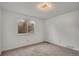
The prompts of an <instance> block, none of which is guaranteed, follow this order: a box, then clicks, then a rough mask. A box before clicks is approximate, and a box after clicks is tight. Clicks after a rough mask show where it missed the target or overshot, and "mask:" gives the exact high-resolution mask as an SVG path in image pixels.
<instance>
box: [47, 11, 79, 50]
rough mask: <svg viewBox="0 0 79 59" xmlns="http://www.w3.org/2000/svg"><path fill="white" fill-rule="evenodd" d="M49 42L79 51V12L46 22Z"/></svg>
mask: <svg viewBox="0 0 79 59" xmlns="http://www.w3.org/2000/svg"><path fill="white" fill-rule="evenodd" d="M46 27H47V40H46V41H48V42H51V43H54V44H58V45H61V46H64V47H67V48H71V49H75V50H78V51H79V11H74V12H70V13H66V14H63V15H59V16H57V17H54V18H52V19H48V20H46Z"/></svg>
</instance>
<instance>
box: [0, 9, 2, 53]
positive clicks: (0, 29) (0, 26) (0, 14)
mask: <svg viewBox="0 0 79 59" xmlns="http://www.w3.org/2000/svg"><path fill="white" fill-rule="evenodd" d="M1 21H2V10H1V8H0V54H1V45H2V44H1V43H2V42H1V41H2V22H1Z"/></svg>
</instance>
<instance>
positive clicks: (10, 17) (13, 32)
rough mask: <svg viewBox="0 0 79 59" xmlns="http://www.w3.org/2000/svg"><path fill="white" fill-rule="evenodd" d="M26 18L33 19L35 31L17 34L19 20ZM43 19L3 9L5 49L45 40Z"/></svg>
mask: <svg viewBox="0 0 79 59" xmlns="http://www.w3.org/2000/svg"><path fill="white" fill-rule="evenodd" d="M24 18H26V19H27V20H33V21H35V22H36V24H35V32H34V33H31V34H25V35H19V34H17V23H18V20H21V19H24ZM43 35H44V31H43V20H40V19H37V18H33V17H30V16H24V15H22V14H19V13H15V12H11V11H7V10H3V50H8V49H13V48H18V47H21V46H27V45H30V44H34V43H39V42H42V41H43V40H44V36H43Z"/></svg>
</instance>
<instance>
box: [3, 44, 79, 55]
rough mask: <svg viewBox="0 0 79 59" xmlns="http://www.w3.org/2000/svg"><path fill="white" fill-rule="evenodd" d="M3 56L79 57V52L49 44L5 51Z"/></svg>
mask: <svg viewBox="0 0 79 59" xmlns="http://www.w3.org/2000/svg"><path fill="white" fill-rule="evenodd" d="M2 56H79V52H77V51H74V50H71V49H67V48H64V47H60V46H57V45H54V44H49V43H39V44H36V45H32V46H28V47H22V48H18V49H13V50H10V51H5V52H3V53H2Z"/></svg>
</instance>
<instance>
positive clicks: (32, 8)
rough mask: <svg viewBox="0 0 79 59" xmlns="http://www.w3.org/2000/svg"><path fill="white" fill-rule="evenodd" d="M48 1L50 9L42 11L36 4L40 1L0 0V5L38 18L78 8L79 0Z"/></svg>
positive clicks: (46, 17)
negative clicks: (11, 0)
mask: <svg viewBox="0 0 79 59" xmlns="http://www.w3.org/2000/svg"><path fill="white" fill-rule="evenodd" d="M50 3H51V5H52V9H51V10H49V11H42V10H40V9H39V8H37V5H38V4H40V2H0V6H1V7H2V8H4V9H7V10H10V11H14V12H18V13H22V14H25V15H29V16H33V17H37V18H40V19H48V18H52V17H55V16H58V15H61V14H63V13H67V12H71V11H76V10H79V2H50ZM53 7H54V8H53Z"/></svg>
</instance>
